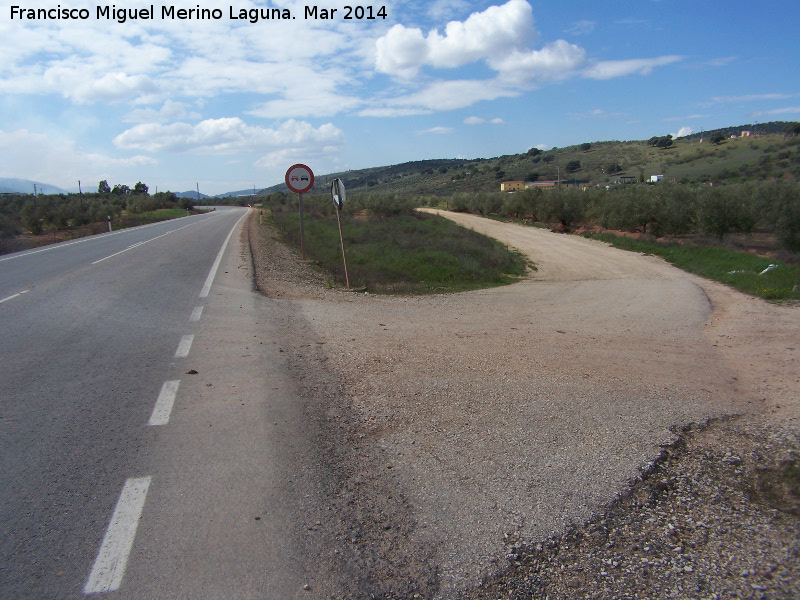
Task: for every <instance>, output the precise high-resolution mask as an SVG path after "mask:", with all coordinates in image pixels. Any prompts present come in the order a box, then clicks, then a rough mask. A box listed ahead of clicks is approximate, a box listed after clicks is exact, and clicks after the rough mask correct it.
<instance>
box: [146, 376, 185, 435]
mask: <svg viewBox="0 0 800 600" xmlns="http://www.w3.org/2000/svg"><path fill="white" fill-rule="evenodd" d="M180 384H181V381H180V379H178V380H175V381H165V382H164V385H162V386H161V392H160V393H159V394H158V400H156V405H155V406H154V407H153V414H151V415H150V420H149V421H148V422H147V424H148V425H166V424H167V423H169V416H170V414H172V405H173V404H175V396H177V394H178V386H180Z"/></svg>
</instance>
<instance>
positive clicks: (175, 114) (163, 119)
mask: <svg viewBox="0 0 800 600" xmlns="http://www.w3.org/2000/svg"><path fill="white" fill-rule="evenodd" d="M200 116H201V115H200V113H197V112H194V111H190V110H189V109H188V107H187V105H186V104H184V103H183V102H175V101H173V100H167V101H166V102H164V105H163V106H162V107H161V108H160V109H159V110H155V109H152V108H139V109H136V110H133V111H131V112H129V113H128V114H127V115H125V117H124V118H123V119H122V121H123V122H124V123H167V122H169V121H177V120H180V119H199V118H200Z"/></svg>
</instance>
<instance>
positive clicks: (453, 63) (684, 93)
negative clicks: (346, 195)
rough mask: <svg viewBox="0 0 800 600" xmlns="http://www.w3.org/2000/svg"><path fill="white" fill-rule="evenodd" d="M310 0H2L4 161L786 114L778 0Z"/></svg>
mask: <svg viewBox="0 0 800 600" xmlns="http://www.w3.org/2000/svg"><path fill="white" fill-rule="evenodd" d="M309 1H310V0H303V2H294V1H288V2H268V1H265V0H260V1H255V0H224V1H219V0H208V1H205V0H166V2H163V3H161V4H158V3H157V0H148V1H147V2H140V1H138V0H132V1H124V0H118V2H117V3H116V4H103V3H102V0H101V2H100V3H97V2H86V1H82V0H60V1H51V0H32V2H26V3H21V2H20V0H11V1H9V0H0V177H14V178H23V179H30V180H34V181H40V182H44V183H48V184H51V185H56V186H59V187H62V188H65V189H74V188H77V185H78V181H79V180H80V181H81V186H82V188H83V191H92V190H94V189H96V186H97V183H98V182H99V181H100V180H107V181H108V182H109V184H111V185H112V186H113V185H115V184H118V183H119V184H126V185H128V186H130V187H133V185H134V184H135V183H136V182H139V181H141V182H144V183H146V184H147V185H148V186H149V187H150V190H151V192H153V191H155V189H156V188H158V190H159V191H165V190H172V191H176V192H178V191H187V190H194V189H195V188H196V186H198V185H199V188H200V191H201V192H203V193H205V194H210V195H213V194H220V193H224V192H229V191H235V190H243V189H251V188H257V189H261V188H264V187H269V186H272V185H275V184H279V183H281V182H282V181H283V179H284V174H285V172H286V170H287V169H288V168H289V167H291V166H292V165H294V164H296V163H304V164H306V165H308V166H309V167H310V168H311V169H312V170H313V171H314V173H315V174H316V175H324V174H327V173H333V172H339V171H346V170H348V169H360V168H366V167H376V166H382V165H391V164H397V163H402V162H408V161H414V160H424V159H433V158H467V159H472V158H490V157H494V156H500V155H504V154H514V153H519V152H525V151H527V150H528V149H530V148H532V147H539V148H542V149H548V148H553V147H561V146H568V145H572V144H579V143H583V142H593V141H605V140H634V139H649V138H650V137H653V136H656V135H659V136H661V135H667V134H669V133H671V134H673V135H675V136H678V135H687V134H691V133H692V132H698V131H702V130H706V129H714V128H718V127H726V126H733V125H739V124H744V123H753V122H767V121H791V120H800V35H798V32H799V31H800V10H798V8H800V7H798V4H797V1H796V0H791V1H769V0H765V2H760V3H753V2H751V1H750V2H742V1H738V0H726V1H725V2H717V1H715V2H708V1H705V0H694V1H692V2H689V1H678V0H636V1H633V2H614V3H604V2H597V1H596V0H592V1H577V0H574V1H570V0H558V1H555V0H549V1H547V2H545V1H539V0H508V1H507V2H503V1H502V0H500V1H496V2H491V1H468V0H434V1H433V2H422V1H418V0H396V1H387V2H376V3H374V4H362V5H360V8H357V5H355V4H350V5H346V4H345V3H339V2H330V3H324V4H318V5H315V4H310V3H307V2H309ZM361 1H364V2H365V1H366V0H361ZM20 4H24V6H23V8H24V9H25V10H24V11H23V12H22V13H20V11H19V10H16V11H15V10H14V7H18V8H19V5H20ZM151 6H152V8H153V13H154V14H152V15H150V16H151V18H149V19H144V18H138V19H132V18H130V15H128V14H127V13H123V15H122V16H124V17H126V18H124V19H123V18H122V17H121V16H120V15H119V14H117V15H116V18H113V13H112V10H114V9H116V10H120V9H123V8H124V9H127V10H131V9H132V10H134V11H140V10H149V9H150V8H151ZM314 6H316V7H317V11H316V17H317V18H314V15H313V14H308V13H310V12H311V9H312V8H313V7H314ZM346 6H350V7H351V8H350V10H349V12H348V10H347V8H346ZM306 7H309V8H308V9H307V8H306ZM107 8H108V10H107ZM198 8H199V9H203V10H205V11H206V12H205V13H203V14H202V15H201V16H204V17H206V18H197V15H196V14H193V15H192V16H191V18H184V19H180V18H177V16H178V14H179V12H178V11H180V10H185V11H188V10H189V9H195V11H196V12H197V9H198ZM275 8H277V9H279V10H278V11H277V12H278V13H279V14H280V15H281V16H282V17H284V18H280V19H277V18H274V17H275V16H277V15H276V14H275V11H272V10H267V11H266V14H265V15H263V16H269V17H270V18H262V14H261V12H260V11H256V10H255V9H275ZM28 9H33V10H35V11H37V13H36V14H31V13H29V12H28ZM39 9H43V10H45V11H46V10H47V9H56V12H53V11H51V12H50V13H49V14H50V15H51V16H52V17H58V16H61V17H62V18H60V19H58V18H45V19H42V18H29V17H36V16H37V14H38V12H39ZM58 9H61V11H68V12H67V13H66V14H63V13H61V12H57V11H58ZM82 9H83V10H84V12H83V13H81V12H79V11H81V10H82ZM323 9H324V10H325V12H323ZM332 9H336V10H335V12H334V11H333V10H332ZM98 11H100V12H99V13H98ZM164 11H166V14H165V13H164ZM212 11H216V12H212ZM242 11H243V12H242ZM254 11H255V12H254ZM170 14H171V15H172V16H170ZM348 14H349V16H350V17H351V18H349V19H347V18H345V17H346V16H348ZM43 16H45V15H43ZM70 16H73V17H75V18H69V17H70ZM81 16H83V17H85V18H80V17H81ZM138 16H139V17H142V16H143V15H142V14H141V13H140V12H139V13H138ZM215 16H216V17H218V18H214V17H215ZM359 16H361V17H364V18H361V19H359V18H357V17H359ZM369 16H372V17H374V18H372V19H368V18H367V17H369ZM109 17H112V18H109ZM286 17H288V18H286ZM323 17H328V18H323ZM120 21H124V22H120Z"/></svg>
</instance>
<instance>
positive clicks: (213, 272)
mask: <svg viewBox="0 0 800 600" xmlns="http://www.w3.org/2000/svg"><path fill="white" fill-rule="evenodd" d="M248 212H249V211H248ZM247 215H248V213H247V212H246V213H244V214H243V215H242V217H241V218H240V219H239V220H238V221H236V225H234V226H233V229H231V231H230V233H228V237H226V238H225V241H224V242H223V244H222V248H220V249H219V254H217V258H216V260H214V264H213V265H211V270H210V271H209V272H208V277H206V282H205V284H204V285H203V289H202V290H200V297H201V298H208V293H209V292H210V291H211V284H212V283H214V277H216V276H217V269H219V263H221V262H222V255H223V254H225V248H227V247H228V242H229V241H230V240H231V236H232V235H233V231H234V230H235V229H236V228H237V227H238V226H239V223H241V222H242V219H244V218H245V217H246V216H247Z"/></svg>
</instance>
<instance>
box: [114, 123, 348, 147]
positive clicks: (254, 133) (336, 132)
mask: <svg viewBox="0 0 800 600" xmlns="http://www.w3.org/2000/svg"><path fill="white" fill-rule="evenodd" d="M114 145H116V146H117V147H118V148H133V149H138V150H146V151H148V152H192V153H195V154H236V153H266V155H267V156H272V155H276V153H282V152H283V153H285V152H288V151H292V152H298V153H305V154H308V153H309V152H315V151H317V150H318V149H319V148H325V149H326V152H333V151H335V150H337V149H338V150H340V149H341V147H342V146H343V145H344V133H343V132H342V131H341V130H340V129H338V128H337V127H335V126H334V125H332V124H331V123H327V124H325V125H321V126H320V127H318V128H314V127H313V126H312V125H311V124H309V123H307V122H305V121H295V120H293V119H290V120H288V121H286V122H284V123H282V124H281V125H280V126H279V127H277V128H275V129H267V128H264V127H255V126H252V125H247V124H246V123H245V122H244V121H242V120H241V119H239V118H238V117H230V118H222V119H206V120H205V121H201V122H200V123H197V124H196V125H190V124H189V123H172V124H169V125H164V124H161V123H144V124H141V125H136V126H135V127H132V128H131V129H128V130H127V131H125V132H123V133H121V134H120V135H118V136H117V137H115V138H114Z"/></svg>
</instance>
